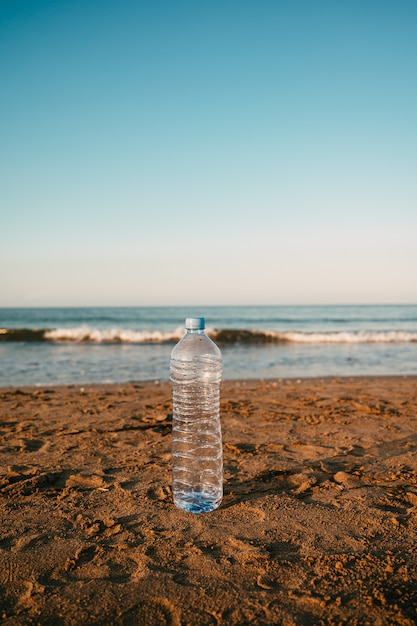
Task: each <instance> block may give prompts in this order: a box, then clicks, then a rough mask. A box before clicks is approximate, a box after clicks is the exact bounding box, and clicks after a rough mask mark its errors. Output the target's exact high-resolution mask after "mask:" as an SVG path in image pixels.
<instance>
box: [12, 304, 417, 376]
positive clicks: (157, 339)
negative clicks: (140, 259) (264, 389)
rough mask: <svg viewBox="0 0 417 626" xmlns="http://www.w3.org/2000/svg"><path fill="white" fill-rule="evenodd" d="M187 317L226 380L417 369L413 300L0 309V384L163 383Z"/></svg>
mask: <svg viewBox="0 0 417 626" xmlns="http://www.w3.org/2000/svg"><path fill="white" fill-rule="evenodd" d="M186 317H205V319H206V327H207V333H208V334H209V336H210V337H211V338H212V339H213V340H214V341H215V342H216V343H217V344H218V345H219V347H220V349H221V351H222V354H223V378H224V379H229V380H230V379H250V378H256V379H259V378H264V379H268V378H274V379H276V378H302V377H325V376H365V375H372V376H373V375H412V374H417V305H402V306H398V305H387V306H382V305H379V306H235V307H232V306H218V307H217V306H216V307H215V306H207V307H100V308H93V307H89V308H75V307H74V308H0V386H2V387H4V386H14V387H16V386H21V385H37V386H45V385H62V384H88V383H114V382H131V381H164V380H168V378H169V358H170V353H171V350H172V348H173V346H174V345H175V343H176V342H177V341H178V340H179V339H180V338H181V336H182V335H183V334H184V332H185V331H184V320H185V318H186Z"/></svg>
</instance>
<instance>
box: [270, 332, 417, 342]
mask: <svg viewBox="0 0 417 626" xmlns="http://www.w3.org/2000/svg"><path fill="white" fill-rule="evenodd" d="M274 336H275V337H277V339H282V340H283V341H288V342H292V343H316V344H318V343H403V342H414V341H416V342H417V333H415V332H407V331H394V330H393V331H348V332H343V331H340V332H339V331H335V332H331V331H329V332H297V331H287V332H277V333H274V332H271V337H274Z"/></svg>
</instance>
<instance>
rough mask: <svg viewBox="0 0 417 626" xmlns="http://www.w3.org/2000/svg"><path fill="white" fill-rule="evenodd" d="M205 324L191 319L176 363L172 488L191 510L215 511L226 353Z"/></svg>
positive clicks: (174, 353) (175, 352)
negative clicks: (223, 368) (223, 362)
mask: <svg viewBox="0 0 417 626" xmlns="http://www.w3.org/2000/svg"><path fill="white" fill-rule="evenodd" d="M204 327H205V324H204V317H192V318H187V319H186V320H185V328H186V334H185V335H184V337H183V338H182V339H181V340H180V341H179V342H178V343H177V345H176V346H175V347H174V349H173V350H172V353H171V362H170V380H171V383H172V403H173V417H172V491H173V496H174V503H175V505H176V506H177V507H179V508H180V509H184V510H185V511H190V512H191V513H202V512H208V511H213V510H214V509H216V508H217V507H218V506H219V504H220V502H221V499H222V497H223V450H222V434H221V427H220V381H221V377H222V356H221V353H220V350H219V348H218V347H217V346H216V344H215V343H214V342H213V341H212V340H211V339H210V338H209V337H207V335H206V333H205V332H204Z"/></svg>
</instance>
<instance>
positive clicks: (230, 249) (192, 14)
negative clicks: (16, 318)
mask: <svg viewBox="0 0 417 626" xmlns="http://www.w3.org/2000/svg"><path fill="white" fill-rule="evenodd" d="M416 33H417V3H416V2H415V0H412V1H411V0H393V1H384V0H379V1H377V0H374V1H369V0H362V1H359V0H350V1H347V0H346V1H343V0H341V1H340V2H334V1H330V0H329V1H328V2H323V1H320V0H317V1H314V2H312V1H311V0H305V1H301V0H270V1H266V0H265V1H264V0H258V1H255V0H251V1H249V0H213V1H211V2H204V1H201V2H198V1H196V0H190V1H182V0H170V1H159V0H153V1H152V2H151V1H148V2H143V1H140V0H118V1H117V2H116V1H114V0H111V1H110V0H54V1H52V0H50V1H46V0H30V1H29V0H0V63H1V80H0V110H1V115H0V214H1V229H0V306H35V305H141V304H143V305H152V304H155V305H159V304H173V305H175V304H178V305H182V304H183V305H188V304H298V303H301V304H302V303H308V304H309V303H317V304H320V303H323V304H325V303H378V302H381V303H390V302H399V303H401V302H404V303H407V302H409V303H413V302H417V36H416Z"/></svg>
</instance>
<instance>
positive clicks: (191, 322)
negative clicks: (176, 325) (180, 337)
mask: <svg viewBox="0 0 417 626" xmlns="http://www.w3.org/2000/svg"><path fill="white" fill-rule="evenodd" d="M185 328H186V330H204V328H205V321H204V317H187V319H186V320H185Z"/></svg>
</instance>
